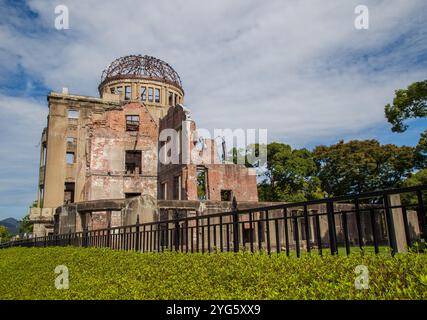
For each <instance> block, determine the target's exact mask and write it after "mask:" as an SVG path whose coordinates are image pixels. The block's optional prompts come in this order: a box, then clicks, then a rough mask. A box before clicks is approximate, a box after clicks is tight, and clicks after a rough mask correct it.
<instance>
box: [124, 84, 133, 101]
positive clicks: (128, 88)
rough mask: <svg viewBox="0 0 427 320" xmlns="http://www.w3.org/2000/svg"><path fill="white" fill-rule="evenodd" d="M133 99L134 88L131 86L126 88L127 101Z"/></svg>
mask: <svg viewBox="0 0 427 320" xmlns="http://www.w3.org/2000/svg"><path fill="white" fill-rule="evenodd" d="M131 98H132V88H131V86H125V100H130V99H131Z"/></svg>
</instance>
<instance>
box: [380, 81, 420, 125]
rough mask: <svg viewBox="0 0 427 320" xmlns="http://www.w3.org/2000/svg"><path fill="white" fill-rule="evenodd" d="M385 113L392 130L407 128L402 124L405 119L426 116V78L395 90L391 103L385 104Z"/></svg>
mask: <svg viewBox="0 0 427 320" xmlns="http://www.w3.org/2000/svg"><path fill="white" fill-rule="evenodd" d="M385 115H386V117H387V120H388V122H390V123H391V124H392V125H393V127H392V128H391V130H392V131H393V132H404V131H405V130H406V129H407V128H408V125H406V124H404V121H405V120H407V119H410V118H423V117H427V80H424V81H421V82H414V83H412V84H411V85H409V86H408V88H407V89H399V90H396V91H395V97H394V99H393V105H390V104H387V105H386V106H385Z"/></svg>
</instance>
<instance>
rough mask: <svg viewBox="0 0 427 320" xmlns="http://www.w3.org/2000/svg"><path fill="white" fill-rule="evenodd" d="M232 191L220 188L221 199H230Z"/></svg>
mask: <svg viewBox="0 0 427 320" xmlns="http://www.w3.org/2000/svg"><path fill="white" fill-rule="evenodd" d="M232 199H233V193H232V191H231V190H221V201H231V200H232Z"/></svg>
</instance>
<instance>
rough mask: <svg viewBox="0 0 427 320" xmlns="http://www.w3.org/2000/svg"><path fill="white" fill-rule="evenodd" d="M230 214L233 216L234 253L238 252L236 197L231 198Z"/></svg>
mask: <svg viewBox="0 0 427 320" xmlns="http://www.w3.org/2000/svg"><path fill="white" fill-rule="evenodd" d="M232 214H233V249H234V252H239V214H238V213H237V201H236V197H233V202H232Z"/></svg>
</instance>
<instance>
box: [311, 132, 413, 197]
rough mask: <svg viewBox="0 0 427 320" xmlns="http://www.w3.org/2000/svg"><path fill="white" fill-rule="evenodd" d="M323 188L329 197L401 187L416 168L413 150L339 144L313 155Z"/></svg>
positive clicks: (374, 144) (357, 142) (371, 142)
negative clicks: (403, 181)
mask: <svg viewBox="0 0 427 320" xmlns="http://www.w3.org/2000/svg"><path fill="white" fill-rule="evenodd" d="M313 154H314V158H315V159H316V162H317V165H318V168H319V173H318V177H319V178H320V180H321V186H322V188H323V190H325V191H326V192H327V193H328V194H329V195H343V194H354V193H361V192H366V191H372V190H376V189H385V188H390V187H395V186H398V185H399V184H400V183H401V182H402V179H404V178H406V177H407V176H409V175H410V173H411V172H412V170H413V168H414V162H415V161H414V148H411V147H406V146H402V147H398V146H395V145H392V144H387V145H380V143H379V142H378V141H376V140H362V141H361V140H352V141H349V142H347V143H344V141H340V142H339V143H337V144H335V145H331V146H329V147H327V146H318V147H316V148H315V149H314V151H313Z"/></svg>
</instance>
